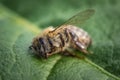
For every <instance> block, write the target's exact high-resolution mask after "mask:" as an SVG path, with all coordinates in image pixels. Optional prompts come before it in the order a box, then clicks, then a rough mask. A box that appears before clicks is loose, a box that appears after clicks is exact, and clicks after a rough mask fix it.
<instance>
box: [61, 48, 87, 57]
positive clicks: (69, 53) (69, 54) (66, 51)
mask: <svg viewBox="0 0 120 80" xmlns="http://www.w3.org/2000/svg"><path fill="white" fill-rule="evenodd" d="M63 55H65V56H72V57H76V58H79V59H85V57H84V56H82V55H81V56H80V55H78V54H75V53H74V52H71V51H69V50H65V51H64V52H63Z"/></svg>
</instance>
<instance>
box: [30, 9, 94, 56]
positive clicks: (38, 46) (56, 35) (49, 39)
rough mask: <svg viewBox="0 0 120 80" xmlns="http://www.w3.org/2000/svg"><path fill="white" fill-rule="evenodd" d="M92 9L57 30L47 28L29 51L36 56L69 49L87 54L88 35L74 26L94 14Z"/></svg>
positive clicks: (81, 13) (89, 39) (89, 38)
mask: <svg viewBox="0 0 120 80" xmlns="http://www.w3.org/2000/svg"><path fill="white" fill-rule="evenodd" d="M94 12H95V11H94V10H93V9H88V10H85V11H83V12H80V13H78V14H76V15H75V16H73V17H72V18H70V19H69V20H68V21H67V22H65V23H64V24H63V25H61V26H60V27H57V28H53V27H48V28H46V29H45V30H44V31H43V32H42V33H41V34H39V35H38V36H36V37H35V38H34V39H33V42H32V45H31V46H30V49H32V50H33V51H34V52H35V53H36V54H37V55H39V56H41V57H43V58H48V57H49V56H51V55H53V54H56V53H60V52H64V51H66V50H68V49H69V50H70V49H77V50H79V51H81V52H83V53H85V54H88V53H89V52H88V51H87V48H88V46H89V45H90V44H91V42H92V40H91V37H90V36H89V34H88V33H87V32H86V31H84V30H83V29H82V28H79V27H77V26H76V25H81V24H82V23H84V22H85V21H86V20H87V19H89V18H90V17H91V16H92V15H93V14H94Z"/></svg>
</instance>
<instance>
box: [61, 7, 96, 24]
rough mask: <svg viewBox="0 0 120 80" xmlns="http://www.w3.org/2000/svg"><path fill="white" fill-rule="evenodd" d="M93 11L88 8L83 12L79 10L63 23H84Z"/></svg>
mask: <svg viewBox="0 0 120 80" xmlns="http://www.w3.org/2000/svg"><path fill="white" fill-rule="evenodd" d="M94 13H95V11H94V10H93V9H88V10H85V11H83V12H79V13H78V14H76V15H74V16H73V17H71V18H70V19H69V20H68V21H67V22H65V23H64V24H63V25H67V24H69V25H80V24H82V23H84V22H85V21H86V20H87V19H89V18H90V17H91V16H92V15H93V14H94Z"/></svg>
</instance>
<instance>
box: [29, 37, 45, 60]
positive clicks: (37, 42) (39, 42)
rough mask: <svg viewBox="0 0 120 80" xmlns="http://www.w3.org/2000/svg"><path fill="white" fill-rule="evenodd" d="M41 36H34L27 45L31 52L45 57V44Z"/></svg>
mask: <svg viewBox="0 0 120 80" xmlns="http://www.w3.org/2000/svg"><path fill="white" fill-rule="evenodd" d="M44 42H45V41H44V39H43V38H35V39H34V40H33V42H32V45H31V46H30V47H29V49H30V50H33V52H34V53H35V54H36V55H38V56H40V57H43V58H47V54H46V52H45V44H44Z"/></svg>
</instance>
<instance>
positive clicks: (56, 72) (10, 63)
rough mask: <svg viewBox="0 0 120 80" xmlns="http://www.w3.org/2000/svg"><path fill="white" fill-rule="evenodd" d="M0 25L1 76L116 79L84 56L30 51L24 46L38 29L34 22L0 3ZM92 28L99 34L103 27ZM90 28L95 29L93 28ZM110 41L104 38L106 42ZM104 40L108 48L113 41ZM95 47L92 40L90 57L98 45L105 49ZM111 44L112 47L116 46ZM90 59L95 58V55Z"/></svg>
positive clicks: (26, 79)
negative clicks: (41, 55) (39, 55)
mask: <svg viewBox="0 0 120 80" xmlns="http://www.w3.org/2000/svg"><path fill="white" fill-rule="evenodd" d="M0 27H1V28H0V79H1V80H119V78H118V77H116V76H114V75H112V74H111V73H109V72H107V71H105V70H104V69H103V68H101V67H99V66H97V65H96V64H94V63H93V62H91V61H90V60H88V59H85V60H82V59H77V58H73V57H65V56H64V57H62V56H60V55H58V54H57V55H53V56H51V57H49V58H48V59H41V58H39V57H37V56H35V55H33V54H30V52H29V50H28V47H29V46H30V44H31V41H32V39H33V37H34V36H36V35H37V33H38V32H39V29H38V28H37V27H36V26H35V25H34V24H32V23H30V22H28V21H26V20H25V19H23V18H21V17H19V16H18V15H17V14H15V13H13V12H12V11H10V10H8V9H6V8H5V7H3V6H1V5H0ZM90 30H92V29H90ZM96 30H97V31H98V34H97V35H96V37H97V36H98V35H102V33H103V31H102V32H100V31H99V29H96ZM117 30H118V29H116V31H117ZM92 31H95V29H94V30H92ZM91 34H92V32H91ZM93 35H94V34H93ZM93 35H92V36H93ZM96 37H93V39H94V40H96V42H97V43H98V42H99V39H98V40H97V38H96ZM114 38H115V34H114V36H113V39H114ZM117 38H118V37H117ZM103 40H108V38H106V35H104V39H103ZM110 42H111V41H108V43H110ZM105 43H106V42H104V43H103V44H104V45H102V47H103V46H104V47H107V48H109V46H110V47H111V45H112V44H113V43H111V44H108V45H107V43H106V45H105ZM99 47H100V46H97V45H95V43H94V44H93V48H92V49H93V51H94V52H95V53H94V54H93V55H91V57H92V56H94V55H98V56H99V54H98V53H100V52H99V51H101V49H102V51H103V52H104V50H106V48H104V47H103V48H101V47H100V48H101V49H100V48H99ZM112 48H113V47H112ZM114 48H115V49H116V47H114ZM102 51H101V54H102ZM110 51H111V50H110ZM108 52H109V50H108ZM112 53H114V52H112ZM93 60H95V61H96V62H97V60H96V59H95V58H93ZM100 60H101V59H100ZM98 61H99V60H98ZM101 63H102V62H101Z"/></svg>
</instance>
